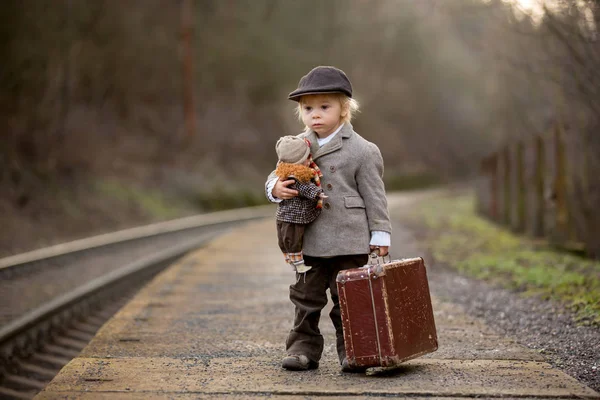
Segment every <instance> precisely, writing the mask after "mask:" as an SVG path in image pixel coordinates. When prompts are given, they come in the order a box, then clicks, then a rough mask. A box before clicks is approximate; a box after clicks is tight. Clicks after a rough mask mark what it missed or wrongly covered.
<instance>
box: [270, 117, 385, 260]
mask: <svg viewBox="0 0 600 400" xmlns="http://www.w3.org/2000/svg"><path fill="white" fill-rule="evenodd" d="M298 136H299V137H301V138H307V139H308V140H309V141H310V143H311V145H310V147H311V154H312V156H313V160H314V161H315V163H316V164H317V165H318V166H319V168H320V169H321V172H322V173H323V177H322V178H321V187H322V188H323V190H324V191H325V194H326V195H327V196H329V197H328V198H327V199H325V200H324V202H323V211H322V212H321V215H320V216H319V217H318V218H317V219H316V220H315V221H314V222H312V223H310V224H308V225H307V226H306V231H305V234H304V245H303V253H304V254H305V255H308V256H313V257H333V256H340V255H351V254H367V253H369V241H370V239H371V231H385V232H390V233H391V232H392V225H391V222H390V217H389V213H388V208H387V199H386V197H385V187H384V184H383V158H382V157H381V152H380V151H379V148H378V147H377V146H376V145H375V144H373V143H371V142H369V141H367V140H366V139H364V138H363V137H361V136H360V135H359V134H358V133H356V132H354V130H353V128H352V125H351V124H350V123H346V124H344V126H343V127H342V129H341V130H340V131H339V132H338V133H337V135H335V137H334V138H333V139H332V140H331V141H329V142H328V143H326V144H325V145H323V147H319V143H318V141H317V134H316V133H315V132H314V131H312V130H311V131H308V132H303V133H301V134H299V135H298ZM274 178H276V176H275V174H274V173H273V172H272V173H271V174H270V175H269V177H268V178H267V182H269V181H270V180H271V179H274Z"/></svg>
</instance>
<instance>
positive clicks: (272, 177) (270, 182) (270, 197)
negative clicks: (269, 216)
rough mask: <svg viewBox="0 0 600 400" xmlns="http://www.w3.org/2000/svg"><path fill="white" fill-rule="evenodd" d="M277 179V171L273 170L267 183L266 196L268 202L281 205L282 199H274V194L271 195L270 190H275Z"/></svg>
mask: <svg viewBox="0 0 600 400" xmlns="http://www.w3.org/2000/svg"><path fill="white" fill-rule="evenodd" d="M277 179H279V178H278V177H277V175H275V170H273V172H271V173H270V174H269V176H268V177H267V181H266V182H265V196H266V197H267V200H269V201H270V202H271V203H279V202H280V201H281V199H278V198H276V197H273V194H271V193H270V190H269V188H271V190H273V185H274V184H275V182H276V181H277Z"/></svg>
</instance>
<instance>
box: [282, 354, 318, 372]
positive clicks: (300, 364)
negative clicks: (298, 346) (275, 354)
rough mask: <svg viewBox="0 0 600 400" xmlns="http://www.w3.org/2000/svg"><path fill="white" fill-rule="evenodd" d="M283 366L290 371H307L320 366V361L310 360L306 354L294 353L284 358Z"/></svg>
mask: <svg viewBox="0 0 600 400" xmlns="http://www.w3.org/2000/svg"><path fill="white" fill-rule="evenodd" d="M281 366H282V367H283V368H285V369H287V370H290V371H306V370H309V369H317V368H319V363H318V362H316V361H312V360H309V359H308V357H306V356H305V355H304V354H299V355H298V354H292V355H289V356H287V357H285V358H284V359H283V361H282V362H281Z"/></svg>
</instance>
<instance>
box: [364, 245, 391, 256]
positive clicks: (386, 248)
mask: <svg viewBox="0 0 600 400" xmlns="http://www.w3.org/2000/svg"><path fill="white" fill-rule="evenodd" d="M369 248H370V249H371V252H373V251H375V250H379V257H384V256H387V255H388V253H389V250H390V247H389V246H373V245H371V246H369Z"/></svg>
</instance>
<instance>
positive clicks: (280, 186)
mask: <svg viewBox="0 0 600 400" xmlns="http://www.w3.org/2000/svg"><path fill="white" fill-rule="evenodd" d="M292 183H294V180H293V179H288V180H287V181H279V180H278V181H277V182H276V183H275V186H273V191H272V192H271V193H272V194H273V196H274V197H276V198H278V199H282V200H289V199H291V198H292V197H296V196H298V191H297V190H296V189H289V188H288V186H290V185H291V184H292Z"/></svg>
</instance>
